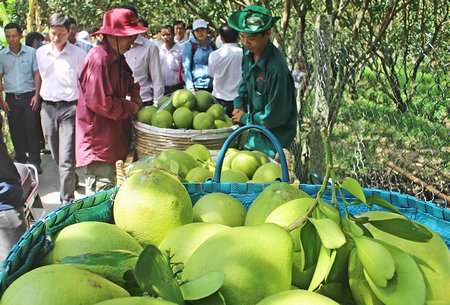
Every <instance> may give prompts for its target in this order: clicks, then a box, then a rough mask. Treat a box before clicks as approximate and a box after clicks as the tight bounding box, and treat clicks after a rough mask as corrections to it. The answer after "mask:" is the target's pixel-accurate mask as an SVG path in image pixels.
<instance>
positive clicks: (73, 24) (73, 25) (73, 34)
mask: <svg viewBox="0 0 450 305" xmlns="http://www.w3.org/2000/svg"><path fill="white" fill-rule="evenodd" d="M69 23H70V27H69V42H70V43H71V44H73V45H76V46H77V47H79V48H82V49H83V50H84V51H85V52H86V53H88V52H89V51H90V50H91V49H92V48H93V46H92V44H90V43H89V42H87V41H84V40H79V39H77V33H78V24H77V21H76V20H75V19H74V18H72V17H69Z"/></svg>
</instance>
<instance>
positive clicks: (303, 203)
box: [265, 198, 314, 286]
mask: <svg viewBox="0 0 450 305" xmlns="http://www.w3.org/2000/svg"><path fill="white" fill-rule="evenodd" d="M313 203H314V199H313V198H300V199H294V200H291V201H289V202H286V203H285V204H283V205H280V206H279V207H278V208H276V209H275V210H273V211H272V213H270V214H269V216H268V217H267V218H266V221H265V222H266V223H269V222H270V223H276V224H277V225H279V226H282V227H287V226H289V225H290V224H292V223H293V222H294V221H296V220H298V219H299V218H300V217H302V216H303V215H305V214H306V211H307V210H308V209H309V208H310V207H311V205H312V204H313ZM300 229H301V228H297V229H295V230H292V231H291V232H289V233H290V234H291V236H292V240H293V242H294V256H293V263H292V284H293V285H296V286H299V285H300V283H301V279H300V277H301V272H302V270H303V267H304V255H302V253H301V252H300V251H301V245H300Z"/></svg>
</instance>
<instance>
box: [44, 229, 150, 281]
mask: <svg viewBox="0 0 450 305" xmlns="http://www.w3.org/2000/svg"><path fill="white" fill-rule="evenodd" d="M53 243H54V247H53V249H52V250H51V251H50V252H49V253H48V254H47V255H46V256H45V257H44V258H43V259H42V261H41V265H49V264H58V263H59V262H60V261H61V260H62V259H63V258H64V257H66V256H76V255H81V254H87V253H97V252H102V251H112V250H127V251H131V252H134V253H136V254H139V253H141V251H142V247H141V245H140V244H139V243H138V242H137V240H135V239H134V238H133V237H131V235H130V234H128V233H127V232H126V231H125V230H123V229H121V228H119V227H118V226H116V225H113V224H108V223H104V222H95V221H88V222H80V223H76V224H73V225H70V226H67V227H65V228H64V229H62V230H61V231H59V232H58V234H56V235H55V237H54V238H53ZM135 263H136V262H131V261H130V263H129V264H125V265H122V266H119V267H112V266H107V265H84V264H80V265H79V267H81V268H84V269H87V270H89V271H91V272H94V273H97V274H99V275H101V276H103V277H105V278H107V279H108V280H110V281H112V282H114V283H116V284H118V285H120V286H122V285H123V283H124V282H123V278H122V276H123V273H125V271H127V270H129V269H133V268H134V264H135Z"/></svg>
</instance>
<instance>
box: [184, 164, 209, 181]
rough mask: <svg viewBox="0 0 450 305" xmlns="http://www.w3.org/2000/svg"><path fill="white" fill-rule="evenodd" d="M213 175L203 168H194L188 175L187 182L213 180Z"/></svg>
mask: <svg viewBox="0 0 450 305" xmlns="http://www.w3.org/2000/svg"><path fill="white" fill-rule="evenodd" d="M212 176H213V174H212V173H211V172H210V171H209V170H208V169H207V168H203V167H194V168H193V169H191V170H190V171H189V172H188V173H187V175H186V181H187V182H205V181H206V180H207V179H208V178H212Z"/></svg>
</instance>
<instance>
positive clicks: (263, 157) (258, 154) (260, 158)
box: [252, 150, 270, 165]
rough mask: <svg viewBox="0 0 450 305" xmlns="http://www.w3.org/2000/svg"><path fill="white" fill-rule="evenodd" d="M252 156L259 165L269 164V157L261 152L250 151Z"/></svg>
mask: <svg viewBox="0 0 450 305" xmlns="http://www.w3.org/2000/svg"><path fill="white" fill-rule="evenodd" d="M252 153H253V155H255V157H256V158H257V159H258V161H259V163H261V165H263V164H266V163H269V162H270V160H269V156H268V155H266V154H265V153H263V152H262V151H259V150H252Z"/></svg>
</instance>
